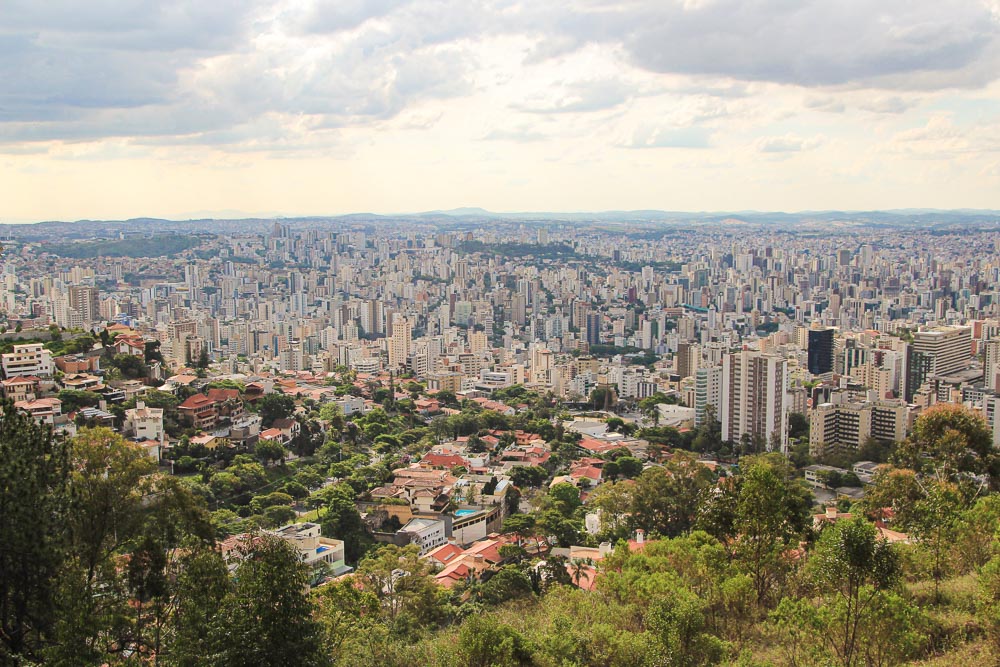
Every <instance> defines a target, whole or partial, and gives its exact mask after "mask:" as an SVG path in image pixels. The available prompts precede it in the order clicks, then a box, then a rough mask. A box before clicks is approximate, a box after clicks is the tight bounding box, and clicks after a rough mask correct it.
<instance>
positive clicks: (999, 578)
mask: <svg viewBox="0 0 1000 667" xmlns="http://www.w3.org/2000/svg"><path fill="white" fill-rule="evenodd" d="M977 601H978V606H979V617H980V618H981V619H982V621H983V625H984V626H985V628H986V631H987V633H988V634H989V637H990V639H991V640H992V641H993V646H994V648H995V650H997V651H1000V555H997V556H994V557H993V559H992V560H990V561H989V562H988V563H987V564H986V565H984V566H983V568H982V571H981V572H980V573H979V596H978V600H977Z"/></svg>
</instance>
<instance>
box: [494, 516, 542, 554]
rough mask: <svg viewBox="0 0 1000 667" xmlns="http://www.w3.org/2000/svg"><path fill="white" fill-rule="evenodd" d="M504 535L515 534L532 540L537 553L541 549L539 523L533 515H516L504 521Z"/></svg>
mask: <svg viewBox="0 0 1000 667" xmlns="http://www.w3.org/2000/svg"><path fill="white" fill-rule="evenodd" d="M503 532H504V534H511V533H514V534H516V535H518V536H519V537H521V538H522V539H524V538H531V539H533V540H534V542H535V553H538V551H539V549H540V542H539V539H538V537H539V535H540V533H539V529H538V522H537V521H536V518H535V516H534V515H533V514H514V515H513V516H509V517H507V518H506V519H504V522H503Z"/></svg>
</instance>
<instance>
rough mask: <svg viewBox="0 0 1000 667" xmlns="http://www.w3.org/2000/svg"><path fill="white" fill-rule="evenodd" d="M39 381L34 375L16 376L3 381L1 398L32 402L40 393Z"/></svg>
mask: <svg viewBox="0 0 1000 667" xmlns="http://www.w3.org/2000/svg"><path fill="white" fill-rule="evenodd" d="M40 384H41V379H40V378H38V377H36V376H34V375H27V376H25V375H18V376H16V377H12V378H10V379H8V380H4V381H3V383H2V385H3V397H4V398H6V399H7V400H10V401H14V402H15V403H16V402H18V401H33V400H35V399H36V398H38V394H39V393H40V389H39V387H40Z"/></svg>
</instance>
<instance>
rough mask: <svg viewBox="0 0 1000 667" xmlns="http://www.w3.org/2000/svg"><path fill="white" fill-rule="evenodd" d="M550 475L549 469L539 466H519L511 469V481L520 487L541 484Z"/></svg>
mask: <svg viewBox="0 0 1000 667" xmlns="http://www.w3.org/2000/svg"><path fill="white" fill-rule="evenodd" d="M548 477H549V473H548V471H547V470H546V469H545V468H541V467H539V466H517V467H515V468H512V469H511V471H510V481H511V483H512V484H513V485H514V486H520V487H529V486H530V487H538V486H541V485H542V483H543V482H544V481H545V480H546V479H548Z"/></svg>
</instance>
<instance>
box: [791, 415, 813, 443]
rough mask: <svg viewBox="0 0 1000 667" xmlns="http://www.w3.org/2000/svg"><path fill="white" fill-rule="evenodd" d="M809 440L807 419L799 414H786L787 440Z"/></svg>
mask: <svg viewBox="0 0 1000 667" xmlns="http://www.w3.org/2000/svg"><path fill="white" fill-rule="evenodd" d="M799 438H806V439H808V438H809V418H808V417H806V416H805V415H804V414H802V413H801V412H790V413H789V414H788V439H789V440H797V439H799Z"/></svg>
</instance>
